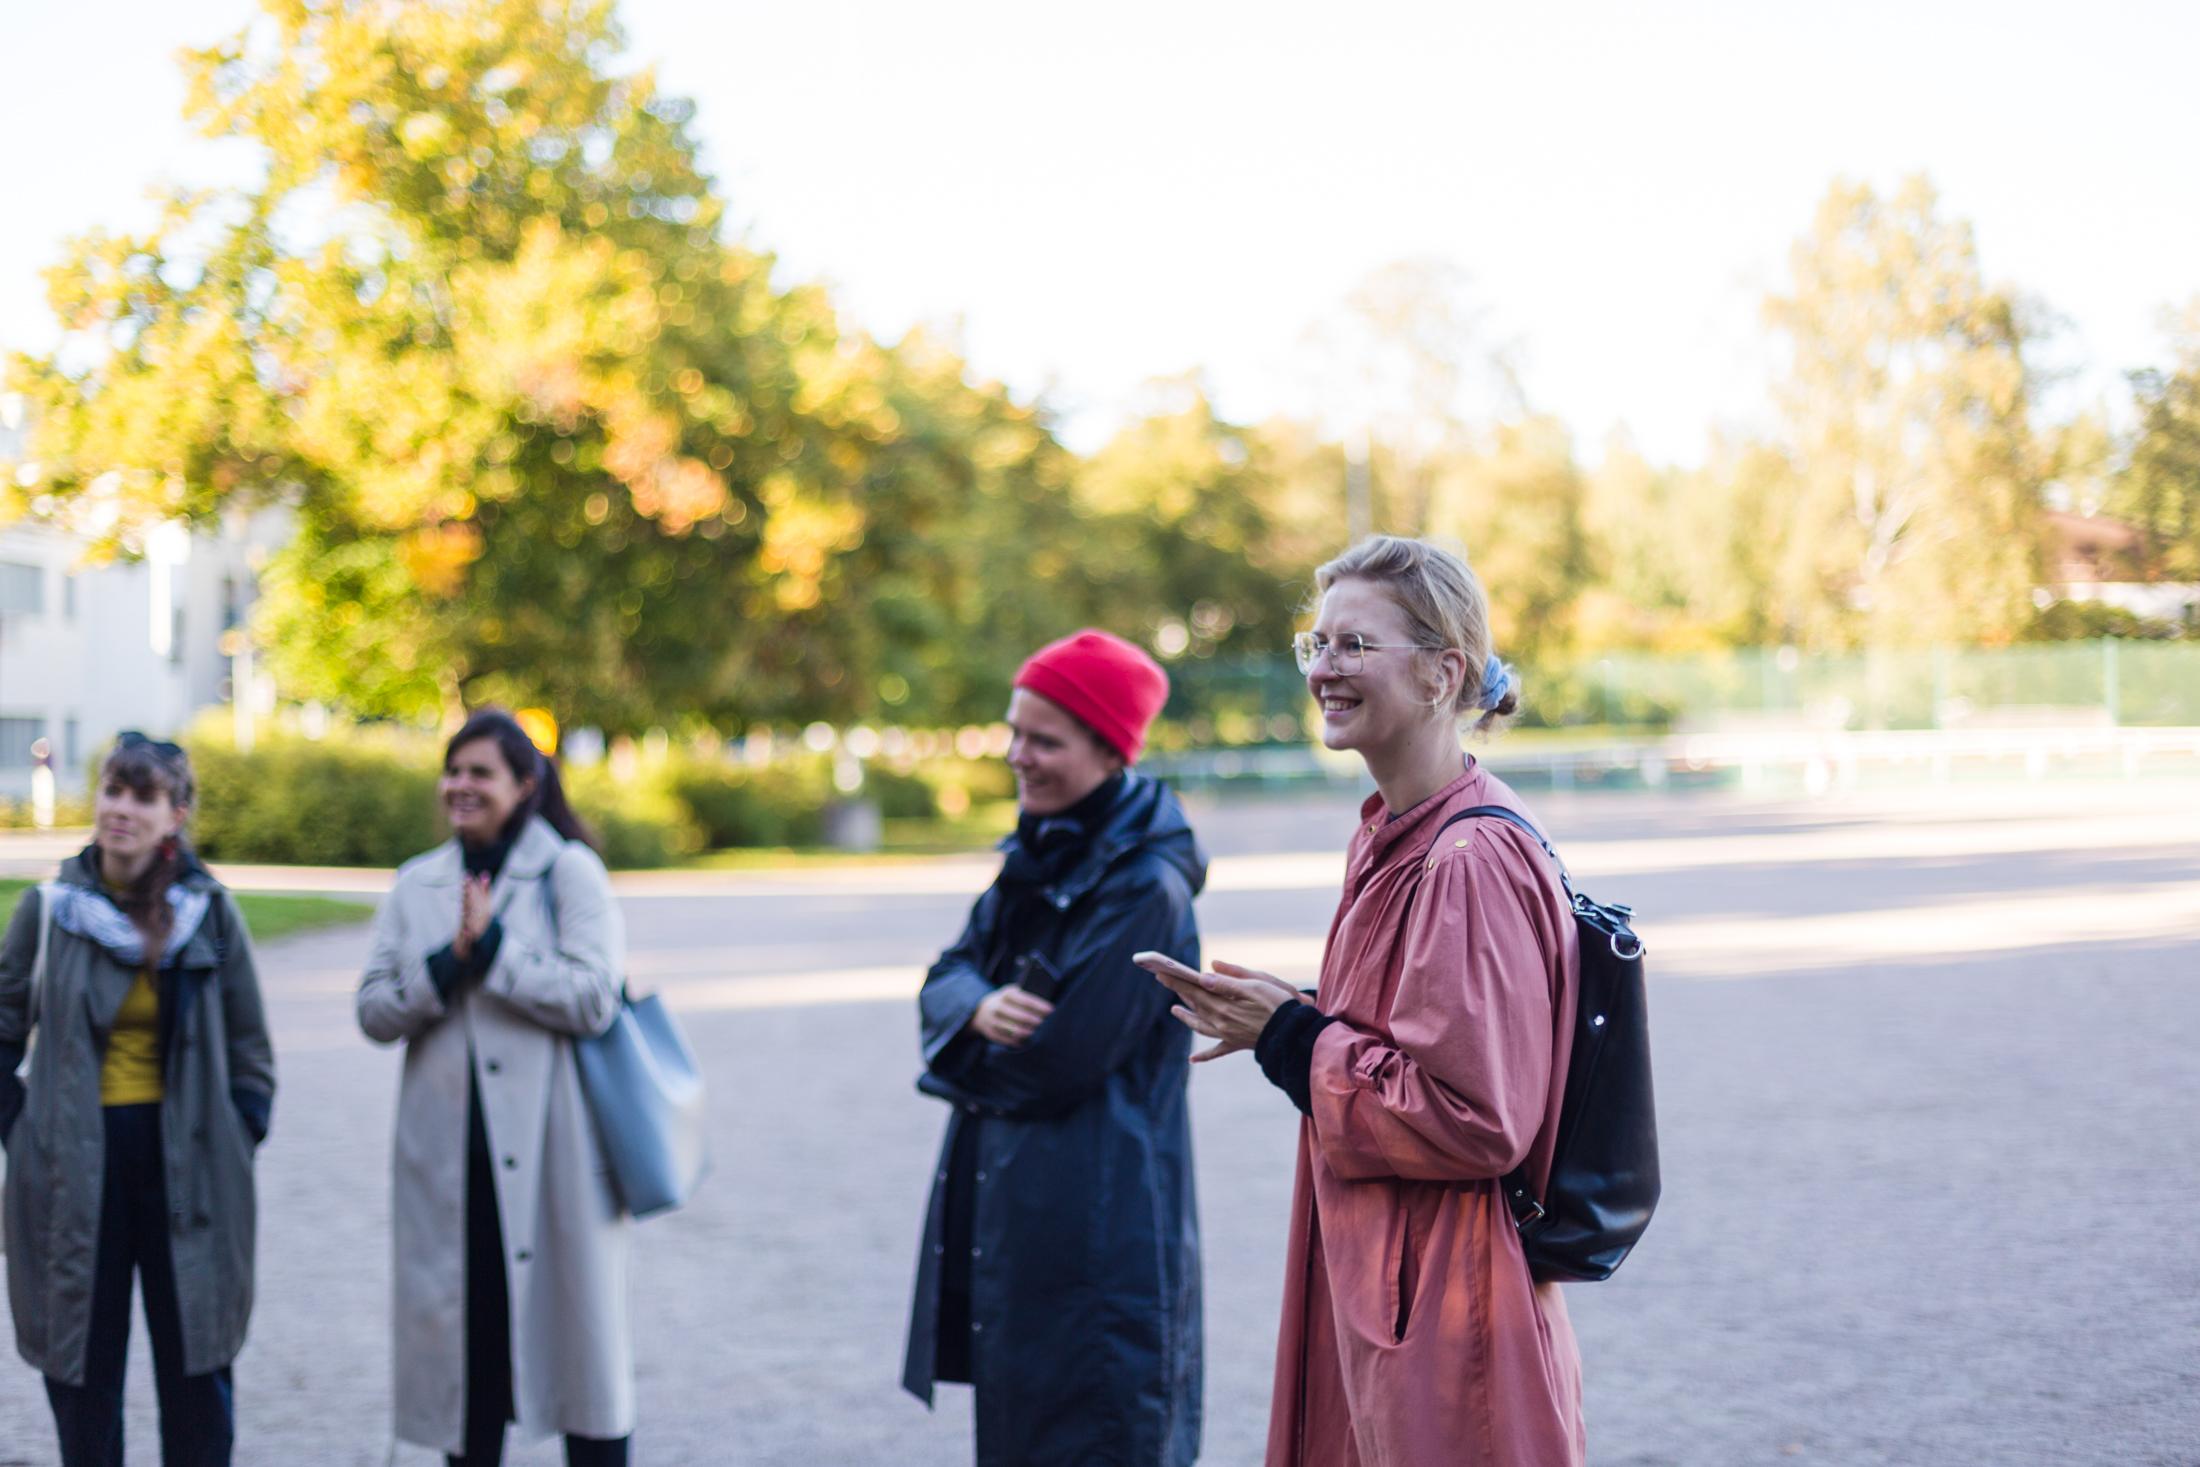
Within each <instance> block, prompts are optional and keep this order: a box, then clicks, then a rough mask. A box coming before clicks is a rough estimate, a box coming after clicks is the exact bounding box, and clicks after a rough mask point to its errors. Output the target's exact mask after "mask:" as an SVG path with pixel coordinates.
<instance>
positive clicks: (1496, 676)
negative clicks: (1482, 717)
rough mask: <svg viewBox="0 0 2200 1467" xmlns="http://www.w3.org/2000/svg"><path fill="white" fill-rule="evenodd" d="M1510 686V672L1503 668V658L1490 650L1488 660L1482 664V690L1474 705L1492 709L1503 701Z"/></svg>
mask: <svg viewBox="0 0 2200 1467" xmlns="http://www.w3.org/2000/svg"><path fill="white" fill-rule="evenodd" d="M1511 687H1512V674H1511V673H1510V672H1507V671H1506V670H1505V660H1504V659H1503V658H1501V657H1499V656H1498V655H1497V654H1496V653H1495V652H1492V653H1491V654H1490V660H1489V661H1488V662H1485V663H1484V664H1482V692H1481V695H1480V696H1479V697H1478V698H1476V700H1475V706H1476V707H1477V708H1481V709H1484V710H1494V709H1495V708H1496V707H1497V705H1498V704H1500V703H1502V702H1504V701H1505V694H1506V693H1507V692H1508V691H1509V690H1510V689H1511Z"/></svg>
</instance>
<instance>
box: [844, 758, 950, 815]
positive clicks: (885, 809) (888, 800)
mask: <svg viewBox="0 0 2200 1467" xmlns="http://www.w3.org/2000/svg"><path fill="white" fill-rule="evenodd" d="M863 793H864V794H865V795H867V796H869V797H870V798H871V799H872V800H873V801H875V802H876V803H877V805H878V812H879V814H881V815H883V816H885V817H886V818H887V819H888V820H927V819H930V818H931V817H932V816H934V815H937V814H939V813H940V801H939V795H938V793H937V791H935V790H934V789H933V787H932V783H931V781H930V780H928V779H926V778H925V777H924V775H923V774H922V773H921V772H917V771H912V772H910V773H908V774H902V773H899V772H897V771H895V770H892V769H888V768H885V767H883V766H881V765H876V764H874V765H872V766H871V767H870V768H868V769H866V770H864V771H863Z"/></svg>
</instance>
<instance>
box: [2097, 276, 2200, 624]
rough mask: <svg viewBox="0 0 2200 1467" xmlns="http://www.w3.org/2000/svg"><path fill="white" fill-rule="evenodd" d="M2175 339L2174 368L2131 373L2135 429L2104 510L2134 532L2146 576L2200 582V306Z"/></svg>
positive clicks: (2181, 323) (2178, 329) (2181, 324)
mask: <svg viewBox="0 0 2200 1467" xmlns="http://www.w3.org/2000/svg"><path fill="white" fill-rule="evenodd" d="M2174 339H2175V342H2176V348H2177V354H2176V360H2175V363H2174V365H2172V366H2171V367H2169V368H2167V369H2161V368H2153V369H2148V370H2145V371H2139V372H2134V373H2132V374H2131V392H2132V398H2133V400H2134V402H2135V404H2136V406H2137V408H2138V424H2137V428H2136V431H2135V432H2134V434H2133V437H2132V441H2131V453H2130V458H2129V460H2128V461H2127V463H2126V464H2125V466H2124V468H2123V471H2122V472H2121V473H2119V474H2118V475H2117V476H2116V477H2115V479H2114V481H2113V483H2112V484H2111V486H2110V489H2109V494H2108V504H2109V508H2110V509H2111V511H2112V512H2113V513H2115V514H2117V515H2118V516H2120V517H2122V518H2124V519H2127V520H2129V521H2131V522H2132V523H2133V524H2135V525H2137V526H2138V527H2139V531H2140V534H2141V535H2142V536H2143V537H2144V548H2143V551H2142V554H2143V556H2144V565H2143V569H2144V570H2145V571H2146V573H2147V574H2149V575H2152V576H2154V577H2157V578H2159V579H2161V580H2165V581H2200V303H2195V304H2194V305H2192V306H2190V307H2188V308H2187V309H2186V311H2185V314H2184V316H2183V318H2182V319H2181V320H2180V321H2178V322H2177V323H2176V327H2175V331H2174Z"/></svg>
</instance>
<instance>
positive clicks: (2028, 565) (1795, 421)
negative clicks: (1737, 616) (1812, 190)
mask: <svg viewBox="0 0 2200 1467" xmlns="http://www.w3.org/2000/svg"><path fill="white" fill-rule="evenodd" d="M1791 268H1792V271H1793V275H1794V281H1793V285H1792V287H1791V289H1790V290H1789V291H1788V293H1787V294H1785V295H1781V296H1778V297H1775V298H1774V299H1772V300H1771V301H1770V302H1769V303H1768V305H1767V308H1766V309H1767V316H1768V318H1769V320H1770V321H1771V323H1772V324H1773V325H1774V327H1775V328H1776V329H1777V330H1778V331H1779V332H1780V333H1781V335H1782V337H1783V339H1784V341H1785V344H1786V346H1787V348H1788V361H1787V367H1786V372H1785V375H1784V377H1783V379H1782V380H1781V381H1780V382H1779V383H1778V384H1777V389H1776V390H1777V400H1778V404H1779V408H1780V412H1781V417H1782V421H1783V427H1784V435H1783V436H1784V439H1785V442H1784V444H1783V447H1784V448H1785V450H1786V452H1787V454H1788V456H1789V458H1790V460H1791V461H1792V463H1793V466H1794V473H1793V476H1792V478H1791V480H1790V481H1789V485H1788V490H1787V494H1788V498H1787V503H1786V505H1785V514H1784V516H1783V523H1782V525H1781V528H1780V533H1779V536H1778V539H1779V543H1780V545H1781V557H1780V564H1779V569H1778V575H1777V580H1776V587H1777V593H1778V612H1777V614H1778V618H1779V621H1780V623H1781V627H1782V631H1783V633H1784V634H1786V635H1790V636H1793V637H1795V638H1796V639H1798V640H1800V641H1803V642H1806V643H1811V644H1817V645H1835V646H1838V645H1848V644H1853V643H1857V642H1861V641H1879V642H1912V643H1918V642H1933V641H1949V642H1977V641H1986V642H1992V641H1999V640H2007V639H2008V638H2010V637H2011V636H2013V635H2015V634H2016V632H2017V631H2018V630H2019V629H2020V628H2021V627H2022V626H2023V624H2024V623H2025V621H2026V619H2027V618H2028V617H2029V616H2030V614H2031V593H2032V590H2033V588H2034V586H2035V585H2036V584H2037V583H2038V565H2039V539H2038V533H2039V532H2038V524H2039V509H2040V490H2041V482H2042V465H2041V461H2040V454H2039V452H2038V449H2037V446H2036V444H2035V442H2034V438H2033V432H2032V424H2031V421H2030V413H2031V405H2032V396H2033V392H2034V388H2035V381H2034V377H2033V374H2032V372H2031V371H2030V369H2029V368H2028V366H2027V364H2026V360H2025V349H2026V347H2027V346H2028V345H2029V344H2030V343H2031V342H2032V341H2033V339H2034V336H2035V332H2034V329H2033V327H2032V325H2031V324H2030V322H2029V320H2028V316H2027V312H2026V311H2025V309H2024V308H2023V307H2022V305H2021V304H2020V302H2019V301H2018V300H2017V299H2016V298H2015V297H2014V296H2013V295H2012V294H2011V293H2010V292H2008V291H2006V290H2003V289H1998V288H1994V287H1990V286H1988V285H1987V283H1986V281H1985V277H1984V274H1983V272H1982V270H1981V267H1980V264H1979V260H1978V252H1977V248H1976V245H1975V243H1974V242H1973V239H1972V236H1971V230H1970V227H1969V226H1968V225H1966V224H1964V223H1961V222H1959V221H1955V220H1951V219H1949V218H1947V217H1945V216H1944V215H1943V213H1942V211H1941V208H1940V203H1939V200H1938V198H1937V196H1936V195H1935V193H1934V192H1933V189H1932V186H1931V185H1930V184H1929V183H1927V182H1926V181H1925V180H1923V179H1921V178H1918V179H1911V180H1910V181H1908V182H1906V183H1905V184H1903V185H1902V186H1901V188H1900V189H1899V190H1897V191H1896V192H1895V193H1894V194H1893V195H1892V196H1891V197H1885V198H1883V197H1881V196H1880V195H1879V194H1877V193H1875V192H1874V191H1873V190H1872V189H1870V188H1868V187H1866V186H1863V185H1860V184H1852V183H1839V184H1836V185H1835V186H1834V188H1833V189H1832V191H1831V192H1830V193H1828V195H1827V196H1826V198H1825V200H1824V201H1823V203H1821V205H1820V206H1819V210H1818V215H1817V218H1816V220H1815V221H1814V223H1813V224H1812V227H1811V230H1810V232H1809V233H1808V234H1807V235H1806V236H1804V237H1803V238H1802V239H1801V240H1800V241H1799V242H1798V243H1797V244H1796V246H1795V248H1794V250H1793V252H1792V257H1791Z"/></svg>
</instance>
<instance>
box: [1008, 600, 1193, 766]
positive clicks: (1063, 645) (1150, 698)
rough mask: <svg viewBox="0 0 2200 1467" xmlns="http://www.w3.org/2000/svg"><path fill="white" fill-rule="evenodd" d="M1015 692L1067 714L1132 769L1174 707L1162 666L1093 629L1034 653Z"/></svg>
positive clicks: (1129, 646)
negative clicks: (1163, 714) (1162, 716)
mask: <svg viewBox="0 0 2200 1467" xmlns="http://www.w3.org/2000/svg"><path fill="white" fill-rule="evenodd" d="M1016 686H1017V687H1019V688H1029V689H1031V691H1033V692H1034V693H1037V694H1038V695H1039V696H1040V697H1042V698H1046V699H1048V700H1050V701H1052V702H1056V703H1059V704H1061V705H1062V706H1063V707H1064V708H1067V709H1068V710H1069V711H1070V713H1071V714H1072V715H1073V716H1074V717H1075V718H1076V719H1077V720H1078V722H1080V723H1082V724H1084V725H1085V727H1087V728H1089V729H1091V730H1092V731H1093V732H1094V733H1096V734H1098V735H1099V736H1100V738H1101V740H1102V741H1103V742H1105V743H1106V744H1107V745H1108V746H1109V747H1111V748H1113V749H1114V750H1115V752H1116V753H1118V754H1121V755H1122V756H1123V760H1124V762H1125V763H1127V764H1136V763H1137V762H1138V755H1139V752H1140V751H1141V750H1143V749H1144V748H1145V747H1146V725H1147V724H1149V723H1152V722H1153V720H1154V715H1155V714H1157V713H1159V712H1160V711H1161V705H1162V704H1164V703H1166V702H1168V701H1169V675H1168V674H1167V673H1165V672H1163V671H1162V670H1161V664H1160V663H1158V662H1156V661H1154V660H1153V659H1152V658H1151V657H1148V656H1147V655H1146V654H1145V653H1144V652H1141V651H1139V650H1138V648H1136V647H1134V646H1132V645H1131V644H1130V643H1129V642H1126V641H1124V640H1123V639H1122V638H1121V637H1114V636H1110V635H1108V634H1107V633H1106V632H1101V631H1094V630H1092V629H1091V628H1089V627H1088V628H1086V629H1085V630H1084V631H1081V632H1078V633H1076V634H1075V635H1073V636H1068V637H1064V638H1063V639H1062V640H1061V641H1059V642H1049V643H1048V644H1047V645H1046V646H1044V647H1041V648H1040V649H1039V650H1038V651H1036V652H1034V653H1032V654H1031V660H1030V661H1028V662H1026V663H1025V664H1024V665H1023V667H1022V668H1021V669H1019V670H1018V671H1017V673H1016Z"/></svg>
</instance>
